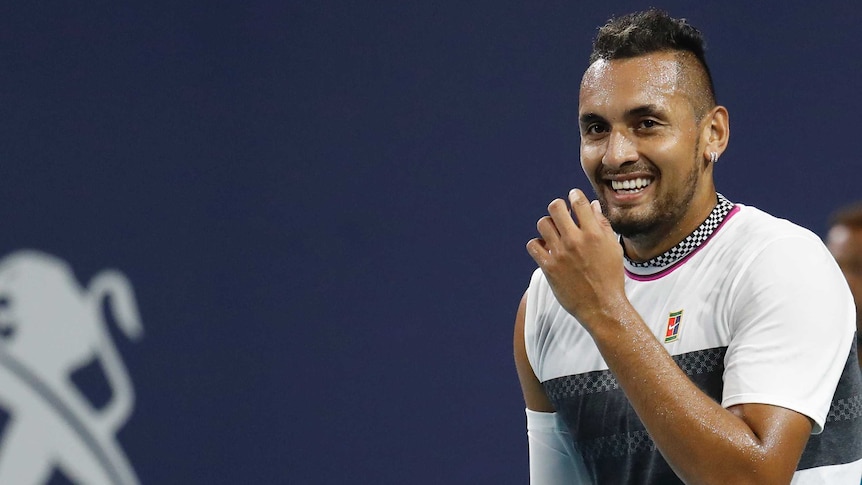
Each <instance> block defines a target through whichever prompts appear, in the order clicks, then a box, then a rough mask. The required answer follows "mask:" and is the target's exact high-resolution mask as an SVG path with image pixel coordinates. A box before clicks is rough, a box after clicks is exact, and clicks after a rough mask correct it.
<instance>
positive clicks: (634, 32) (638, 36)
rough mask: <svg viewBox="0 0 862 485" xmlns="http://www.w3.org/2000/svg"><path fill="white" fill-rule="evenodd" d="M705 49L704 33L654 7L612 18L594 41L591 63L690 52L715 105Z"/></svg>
mask: <svg viewBox="0 0 862 485" xmlns="http://www.w3.org/2000/svg"><path fill="white" fill-rule="evenodd" d="M705 50H706V46H705V41H704V38H703V34H701V32H700V31H699V30H697V29H696V28H695V27H693V26H692V25H691V24H689V23H688V22H687V21H686V20H685V19H675V18H673V17H670V16H669V15H668V14H667V13H666V12H663V11H661V10H657V9H655V8H651V9H649V10H645V11H643V12H635V13H630V14H628V15H624V16H622V17H616V18H612V19H610V20H608V22H607V23H606V24H605V25H604V26H602V27H600V28H599V32H598V34H597V35H596V38H595V40H594V41H593V51H592V53H591V54H590V64H592V63H594V62H596V61H597V60H599V59H605V60H614V59H628V58H632V57H638V56H642V55H646V54H651V53H653V52H660V51H678V52H680V53H685V52H689V53H691V54H692V55H694V57H695V58H696V59H697V61H698V63H699V64H700V65H701V67H702V68H703V72H704V74H705V76H706V83H707V87H708V96H709V97H710V98H711V100H710V101H711V103H710V104H715V86H714V85H713V82H712V74H710V72H709V66H707V64H706V55H705Z"/></svg>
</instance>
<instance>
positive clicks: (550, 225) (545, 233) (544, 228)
mask: <svg viewBox="0 0 862 485" xmlns="http://www.w3.org/2000/svg"><path fill="white" fill-rule="evenodd" d="M536 230H538V231H539V235H540V236H542V239H544V240H545V241H547V243H549V244H551V245H554V244H556V243H557V241H559V240H560V232H559V231H558V230H557V225H556V224H555V223H554V220H553V219H552V218H551V217H550V216H545V217H543V218H541V219H539V221H538V222H536Z"/></svg>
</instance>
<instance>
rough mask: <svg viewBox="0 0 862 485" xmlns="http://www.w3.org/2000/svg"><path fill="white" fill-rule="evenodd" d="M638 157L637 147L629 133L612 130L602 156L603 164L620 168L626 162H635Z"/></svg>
mask: <svg viewBox="0 0 862 485" xmlns="http://www.w3.org/2000/svg"><path fill="white" fill-rule="evenodd" d="M637 159H638V151H637V147H636V146H635V143H634V141H633V140H632V139H631V138H629V136H628V133H625V132H624V131H620V130H612V131H611V133H610V136H608V146H607V149H606V150H605V155H604V156H603V157H602V165H605V166H608V167H612V168H618V167H620V166H622V165H623V164H625V163H628V162H635V161H637Z"/></svg>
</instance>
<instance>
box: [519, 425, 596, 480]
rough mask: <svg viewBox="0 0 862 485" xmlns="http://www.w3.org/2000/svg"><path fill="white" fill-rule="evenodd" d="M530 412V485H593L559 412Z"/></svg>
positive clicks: (528, 427) (528, 434) (528, 435)
mask: <svg viewBox="0 0 862 485" xmlns="http://www.w3.org/2000/svg"><path fill="white" fill-rule="evenodd" d="M525 410H526V412H527V440H528V441H529V444H530V485H575V484H584V485H587V484H590V483H591V482H590V479H589V478H588V476H587V472H586V470H585V469H584V463H583V461H582V460H581V458H580V455H578V454H577V453H575V451H574V448H573V444H572V437H571V436H570V435H569V431H568V429H567V428H566V425H565V423H563V421H562V419H560V417H559V416H558V415H557V413H542V412H538V411H533V410H532V409H529V408H527V409H525Z"/></svg>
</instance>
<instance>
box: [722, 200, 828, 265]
mask: <svg viewBox="0 0 862 485" xmlns="http://www.w3.org/2000/svg"><path fill="white" fill-rule="evenodd" d="M736 206H737V208H738V210H737V211H736V213H735V214H734V215H733V217H732V218H731V219H730V220H728V222H727V224H726V227H725V228H723V230H722V231H721V234H720V235H719V236H720V237H719V238H718V239H720V240H721V241H722V242H721V245H722V246H724V247H725V249H726V250H727V251H730V252H731V253H732V254H733V257H734V260H736V261H738V262H740V263H745V262H749V263H750V262H751V261H753V260H754V259H764V258H765V259H767V260H770V261H772V262H782V263H784V264H789V265H791V266H796V267H799V266H800V265H803V266H804V265H809V264H818V265H819V264H823V263H824V262H826V263H827V264H828V263H829V262H830V261H831V260H832V257H831V255H830V253H829V251H828V249H827V248H826V245H824V244H823V241H822V240H821V239H820V238H819V237H818V236H817V235H816V234H814V233H813V232H812V231H810V230H808V229H806V228H804V227H802V226H800V225H798V224H795V223H793V222H791V221H789V220H787V219H782V218H780V217H776V216H773V215H771V214H769V213H767V212H764V211H762V210H760V209H757V208H756V207H751V206H746V205H743V204H737V205H736ZM836 268H837V266H836Z"/></svg>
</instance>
